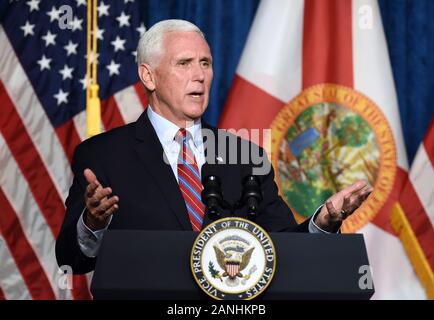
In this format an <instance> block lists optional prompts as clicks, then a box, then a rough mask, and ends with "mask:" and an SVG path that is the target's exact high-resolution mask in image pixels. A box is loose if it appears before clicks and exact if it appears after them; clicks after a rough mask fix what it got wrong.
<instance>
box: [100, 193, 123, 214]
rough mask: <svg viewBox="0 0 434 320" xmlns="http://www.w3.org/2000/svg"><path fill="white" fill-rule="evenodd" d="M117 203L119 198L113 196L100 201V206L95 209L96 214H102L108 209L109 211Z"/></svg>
mask: <svg viewBox="0 0 434 320" xmlns="http://www.w3.org/2000/svg"><path fill="white" fill-rule="evenodd" d="M118 202H119V198H118V197H117V196H113V197H111V198H108V199H106V200H103V201H101V204H100V205H99V206H98V207H97V208H96V211H97V212H98V213H101V214H104V213H105V212H106V211H107V210H108V209H110V208H111V207H112V206H113V205H115V204H116V203H118Z"/></svg>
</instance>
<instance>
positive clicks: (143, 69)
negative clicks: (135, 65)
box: [138, 63, 155, 92]
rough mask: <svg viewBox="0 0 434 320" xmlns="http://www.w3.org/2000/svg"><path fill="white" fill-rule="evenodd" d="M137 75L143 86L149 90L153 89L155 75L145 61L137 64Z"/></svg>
mask: <svg viewBox="0 0 434 320" xmlns="http://www.w3.org/2000/svg"><path fill="white" fill-rule="evenodd" d="M138 71H139V77H140V80H142V83H143V84H144V86H145V88H146V89H147V90H149V91H151V92H152V91H154V90H155V77H154V73H153V70H152V68H151V66H150V65H149V64H147V63H142V64H141V65H140V66H139V70H138Z"/></svg>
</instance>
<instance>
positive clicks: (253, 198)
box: [241, 168, 263, 220]
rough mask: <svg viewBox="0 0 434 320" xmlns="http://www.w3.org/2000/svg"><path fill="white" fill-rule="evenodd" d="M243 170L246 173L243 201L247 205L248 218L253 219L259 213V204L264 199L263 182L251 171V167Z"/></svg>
mask: <svg viewBox="0 0 434 320" xmlns="http://www.w3.org/2000/svg"><path fill="white" fill-rule="evenodd" d="M243 171H244V173H245V175H244V178H243V180H242V185H243V192H242V195H241V201H242V203H243V204H245V205H247V216H248V218H249V219H250V220H253V219H255V218H256V217H257V215H258V213H259V205H260V203H261V202H262V199H263V196H262V190H261V182H260V180H259V178H258V177H257V176H255V175H253V174H252V173H251V168H249V169H246V170H243ZM246 173H247V174H246Z"/></svg>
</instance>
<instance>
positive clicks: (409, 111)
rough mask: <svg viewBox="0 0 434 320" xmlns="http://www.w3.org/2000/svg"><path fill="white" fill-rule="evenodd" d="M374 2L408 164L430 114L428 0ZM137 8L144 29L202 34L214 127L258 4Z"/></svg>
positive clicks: (213, 1)
mask: <svg viewBox="0 0 434 320" xmlns="http://www.w3.org/2000/svg"><path fill="white" fill-rule="evenodd" d="M321 1H322V0H321ZM379 3H380V9H381V14H382V18H383V24H384V28H385V32H386V37H387V42H388V45H389V51H390V58H391V63H392V68H393V73H394V77H395V84H396V88H397V92H398V100H399V107H400V111H401V121H402V128H403V131H404V138H405V143H406V146H407V153H408V156H409V160H410V163H411V161H412V160H413V158H414V155H415V153H416V151H417V148H418V146H419V143H420V141H421V140H422V138H423V135H424V133H425V131H426V129H427V126H428V124H429V121H430V119H431V117H432V116H433V114H434V75H433V74H434V19H433V18H432V17H433V16H434V1H433V0H380V1H379ZM140 4H141V11H142V17H143V19H144V21H145V24H146V26H147V27H149V26H151V25H153V24H154V23H155V22H157V21H160V20H163V19H173V18H178V19H186V20H189V21H192V22H193V23H195V24H197V25H198V26H199V27H200V28H201V29H202V30H203V31H204V32H205V34H206V37H207V39H208V42H209V44H210V46H211V50H212V52H213V57H214V72H215V77H214V83H213V86H212V92H211V99H210V104H209V107H208V110H207V112H206V114H205V120H206V121H208V122H209V123H210V124H212V125H216V124H217V122H218V120H219V117H220V113H221V111H222V108H223V106H224V102H225V99H226V95H227V93H228V89H229V88H230V85H231V81H232V79H233V76H234V73H235V70H236V67H237V64H238V61H239V59H240V55H241V53H242V50H243V47H244V43H245V41H246V38H247V35H248V32H249V28H250V25H251V23H252V21H253V18H254V15H255V12H256V9H257V7H258V4H259V0H207V1H205V0H141V3H140ZM264 50H266V49H265V48H264Z"/></svg>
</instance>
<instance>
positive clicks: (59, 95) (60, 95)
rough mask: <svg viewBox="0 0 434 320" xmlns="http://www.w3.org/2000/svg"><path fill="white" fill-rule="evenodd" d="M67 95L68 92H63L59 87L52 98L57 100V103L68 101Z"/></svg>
mask: <svg viewBox="0 0 434 320" xmlns="http://www.w3.org/2000/svg"><path fill="white" fill-rule="evenodd" d="M68 95H69V92H64V91H63V90H62V89H59V92H58V93H56V94H55V95H54V98H56V100H57V105H60V104H62V103H68Z"/></svg>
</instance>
